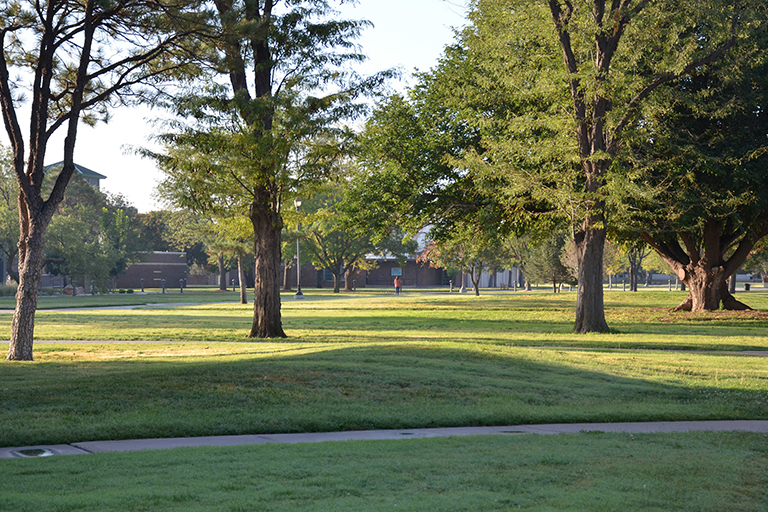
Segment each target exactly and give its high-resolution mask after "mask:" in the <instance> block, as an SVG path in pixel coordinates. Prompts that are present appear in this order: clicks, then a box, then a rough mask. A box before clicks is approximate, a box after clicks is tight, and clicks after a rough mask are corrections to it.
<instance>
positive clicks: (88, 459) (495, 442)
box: [0, 433, 768, 512]
mask: <svg viewBox="0 0 768 512" xmlns="http://www.w3.org/2000/svg"><path fill="white" fill-rule="evenodd" d="M0 471H1V472H2V474H3V478H2V479H0V495H2V496H3V499H2V500H0V510H3V511H5V510H7V511H14V512H21V511H38V510H56V511H60V510H79V511H99V512H109V511H119V512H122V511H126V510H131V511H156V510H163V511H185V512H187V511H286V512H288V511H296V510H302V511H328V510H333V511H350V512H361V511H384V510H387V511H391V510H406V511H440V512H451V511H473V512H483V511H500V510H538V511H542V510H559V511H585V510H588V511H594V512H600V511H615V510H643V511H645V510H648V511H671V510H674V511H690V512H706V511H712V512H720V511H723V510H727V511H729V512H739V511H757V510H764V506H765V504H766V500H765V489H766V486H768V437H766V436H761V435H756V434H744V433H698V434H655V435H634V436H630V435H617V434H575V435H566V436H509V437H506V436H482V437H474V438H449V439H428V440H404V441H376V442H367V441H366V442H335V443H323V444H319V445H293V446H278V445H262V446H251V447H242V448H198V449H176V450H170V451H168V450H165V451H155V452H142V453H122V454H120V453H118V454H97V455H88V456H71V457H56V458H49V459H42V460H7V459H6V460H0Z"/></svg>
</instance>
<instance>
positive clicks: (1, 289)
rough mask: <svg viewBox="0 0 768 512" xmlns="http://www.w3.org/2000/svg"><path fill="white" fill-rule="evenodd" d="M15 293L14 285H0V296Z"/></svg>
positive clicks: (8, 295) (9, 295)
mask: <svg viewBox="0 0 768 512" xmlns="http://www.w3.org/2000/svg"><path fill="white" fill-rule="evenodd" d="M14 295H16V286H8V285H0V297H13V296H14Z"/></svg>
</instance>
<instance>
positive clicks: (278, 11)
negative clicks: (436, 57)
mask: <svg viewBox="0 0 768 512" xmlns="http://www.w3.org/2000/svg"><path fill="white" fill-rule="evenodd" d="M213 3H214V6H215V11H216V16H215V19H214V20H213V21H212V22H211V24H210V25H209V26H208V27H207V34H208V36H209V39H208V43H211V44H210V45H209V47H210V48H215V49H216V50H217V51H215V52H213V53H208V54H206V55H204V57H206V58H207V59H208V63H209V64H210V67H211V69H214V70H216V71H218V72H220V73H221V74H222V75H224V76H227V77H228V79H229V85H228V87H225V86H217V85H215V84H216V78H215V77H212V76H206V77H205V79H206V80H205V83H204V85H205V87H204V88H203V87H199V86H200V85H201V84H200V83H199V84H195V85H196V87H194V88H193V89H192V90H191V91H190V92H189V93H188V94H183V95H180V96H179V97H178V98H177V99H176V101H175V102H174V103H173V104H172V105H169V106H170V107H171V108H172V109H173V110H174V111H175V112H176V113H177V114H178V115H179V117H180V118H186V120H187V121H188V123H187V124H186V125H183V124H182V123H181V122H176V123H175V124H174V125H172V126H173V128H174V129H175V132H173V133H168V134H165V135H161V136H160V139H161V141H163V142H164V143H165V144H166V152H165V154H152V153H150V152H146V151H145V154H149V155H150V156H152V157H154V158H156V159H157V160H158V161H159V163H160V165H161V169H162V170H163V171H164V172H165V174H166V179H165V181H164V182H163V184H162V185H161V192H162V193H163V194H164V195H165V196H166V197H167V198H169V199H170V200H171V201H172V202H173V203H175V204H176V205H177V206H180V207H185V208H190V209H192V210H194V211H198V212H206V213H207V214H212V215H214V216H219V217H231V216H233V215H242V216H245V217H247V218H248V219H249V221H250V223H251V225H252V227H253V242H252V244H253V252H254V256H255V273H254V308H253V326H252V328H251V331H250V333H249V336H250V337H253V338H271V337H285V333H284V332H283V328H282V321H281V316H280V285H281V283H280V266H281V252H280V251H281V230H282V228H283V223H284V222H283V206H284V204H286V203H287V202H289V201H291V200H292V199H293V198H294V197H296V196H297V195H299V194H300V193H301V191H302V188H303V187H305V186H308V185H312V184H316V183H317V182H319V181H321V180H322V179H324V178H325V177H326V176H327V174H328V172H329V169H331V168H332V164H331V163H332V162H334V161H335V160H336V159H337V158H338V157H339V155H340V154H342V153H343V148H344V147H345V146H344V144H342V143H341V142H340V140H342V138H343V137H344V136H345V135H346V134H347V130H345V129H344V128H343V127H342V126H341V124H342V123H341V121H342V120H344V119H349V118H352V117H354V116H355V115H357V114H359V113H361V112H362V111H364V110H365V108H366V107H365V105H364V104H362V103H361V102H358V101H357V99H358V98H359V97H360V96H363V95H365V94H366V93H368V92H369V91H370V90H371V89H372V88H374V87H376V86H377V85H379V84H380V83H381V81H382V80H383V79H385V78H386V77H387V76H388V75H386V74H384V75H377V76H374V77H372V78H368V79H359V78H358V77H357V76H356V75H355V74H354V73H352V72H351V71H349V68H348V65H349V64H351V63H355V62H359V61H361V60H363V59H364V57H363V56H362V55H360V54H358V53H356V52H354V51H353V50H352V48H353V43H352V41H353V40H354V39H355V38H356V37H357V36H358V35H359V32H360V30H362V28H364V27H366V26H367V25H368V23H367V22H361V21H348V20H336V19H333V18H332V15H333V14H334V13H333V11H332V10H331V8H330V5H329V2H328V1H327V0H303V1H286V2H282V1H280V0H215V1H214V2H213ZM201 90H203V91H204V92H202V93H201V92H200V91H201ZM329 90H334V92H332V93H329V92H328V91H329ZM313 94H317V95H319V96H318V97H316V96H313Z"/></svg>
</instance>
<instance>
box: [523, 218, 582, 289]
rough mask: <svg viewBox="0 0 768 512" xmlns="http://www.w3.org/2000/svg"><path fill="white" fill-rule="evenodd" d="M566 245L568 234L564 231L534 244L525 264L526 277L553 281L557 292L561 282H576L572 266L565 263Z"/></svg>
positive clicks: (545, 281) (534, 279)
mask: <svg viewBox="0 0 768 512" xmlns="http://www.w3.org/2000/svg"><path fill="white" fill-rule="evenodd" d="M565 247H566V235H565V233H562V232H561V233H556V234H555V235H553V236H552V237H550V238H549V239H547V240H544V241H543V242H541V243H539V244H536V245H534V246H533V247H532V248H531V252H530V255H529V256H528V263H527V264H526V266H525V277H526V278H527V279H528V280H532V281H534V282H537V283H552V287H553V290H554V291H555V293H557V291H558V287H559V285H560V284H561V283H567V284H576V277H575V275H574V273H573V270H572V268H571V267H569V266H567V265H566V264H565V263H563V261H564V259H565V256H566V254H565Z"/></svg>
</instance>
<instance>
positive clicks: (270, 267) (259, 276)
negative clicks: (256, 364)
mask: <svg viewBox="0 0 768 512" xmlns="http://www.w3.org/2000/svg"><path fill="white" fill-rule="evenodd" d="M264 195H265V196H266V195H267V192H265V193H264ZM249 217H250V219H251V223H252V224H253V236H254V255H255V257H256V264H255V266H254V285H253V287H254V290H253V294H254V298H253V326H252V327H251V332H250V334H248V337H250V338H285V337H286V335H285V332H283V324H282V319H281V317H280V261H281V259H280V232H281V230H282V229H283V219H282V217H281V216H280V214H279V213H277V212H276V211H274V210H273V208H272V207H271V201H270V200H269V199H262V200H257V201H254V202H253V203H252V204H251V208H250V212H249Z"/></svg>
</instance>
